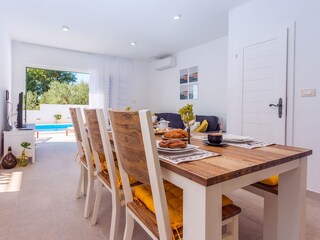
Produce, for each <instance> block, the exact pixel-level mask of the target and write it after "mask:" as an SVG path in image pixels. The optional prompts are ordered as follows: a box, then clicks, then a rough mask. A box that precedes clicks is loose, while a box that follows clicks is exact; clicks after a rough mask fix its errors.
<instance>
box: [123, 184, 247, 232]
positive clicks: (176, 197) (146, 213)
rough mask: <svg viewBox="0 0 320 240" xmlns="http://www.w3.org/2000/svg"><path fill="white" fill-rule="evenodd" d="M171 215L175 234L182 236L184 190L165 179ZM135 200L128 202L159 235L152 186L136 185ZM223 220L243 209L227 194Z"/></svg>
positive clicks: (223, 201) (224, 198)
mask: <svg viewBox="0 0 320 240" xmlns="http://www.w3.org/2000/svg"><path fill="white" fill-rule="evenodd" d="M164 188H165V193H166V199H167V205H168V211H169V217H170V223H171V227H172V229H173V235H174V236H175V237H177V238H179V237H181V236H182V228H183V214H182V208H183V191H182V189H181V188H179V187H177V186H175V185H173V184H172V183H169V182H166V181H164ZM133 189H134V199H135V200H134V201H133V202H131V203H128V207H129V209H130V210H131V211H132V212H133V213H134V214H135V215H136V216H137V217H138V218H139V219H140V221H142V222H143V223H144V224H145V225H146V226H147V227H148V228H149V229H150V231H151V232H152V233H153V234H154V235H155V236H157V237H159V236H158V227H157V221H156V216H155V214H154V213H155V209H154V205H153V199H152V195H151V191H150V187H149V186H146V185H140V186H137V187H134V188H133ZM222 207H223V208H222V220H225V219H228V218H230V217H233V216H235V215H237V214H239V213H240V212H241V209H240V208H239V207H237V206H236V205H233V204H232V200H231V199H229V198H228V197H226V196H223V198H222Z"/></svg>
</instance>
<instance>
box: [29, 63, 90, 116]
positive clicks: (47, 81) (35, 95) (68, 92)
mask: <svg viewBox="0 0 320 240" xmlns="http://www.w3.org/2000/svg"><path fill="white" fill-rule="evenodd" d="M26 76H27V77H26V90H27V102H26V105H27V109H28V110H39V108H40V103H42V104H81V105H87V104H89V85H88V83H85V82H81V83H76V82H77V74H76V73H74V72H63V71H55V70H47V69H39V68H27V74H26Z"/></svg>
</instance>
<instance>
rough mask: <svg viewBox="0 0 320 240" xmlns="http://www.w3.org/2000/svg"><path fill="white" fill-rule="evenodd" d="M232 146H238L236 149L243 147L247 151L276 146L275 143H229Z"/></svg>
mask: <svg viewBox="0 0 320 240" xmlns="http://www.w3.org/2000/svg"><path fill="white" fill-rule="evenodd" d="M228 144H229V145H231V146H236V147H242V148H246V149H254V148H260V147H267V146H270V145H274V144H275V143H268V142H255V141H251V142H246V143H228Z"/></svg>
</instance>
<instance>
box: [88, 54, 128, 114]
mask: <svg viewBox="0 0 320 240" xmlns="http://www.w3.org/2000/svg"><path fill="white" fill-rule="evenodd" d="M132 65H133V63H132V60H129V59H124V58H117V57H111V56H105V55H98V54H94V55H92V59H91V67H90V82H89V89H90V90H89V91H90V99H89V104H90V107H92V108H103V109H104V110H107V109H108V108H110V107H111V108H114V109H124V108H125V107H127V106H129V105H130V103H131V93H130V89H131V84H132Z"/></svg>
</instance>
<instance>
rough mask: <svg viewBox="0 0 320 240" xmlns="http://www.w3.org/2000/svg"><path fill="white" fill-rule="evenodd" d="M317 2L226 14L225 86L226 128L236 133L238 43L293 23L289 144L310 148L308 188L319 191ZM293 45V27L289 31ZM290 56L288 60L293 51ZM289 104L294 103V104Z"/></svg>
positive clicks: (253, 4)
mask: <svg viewBox="0 0 320 240" xmlns="http://www.w3.org/2000/svg"><path fill="white" fill-rule="evenodd" d="M319 9H320V2H319V1H318V0H308V1H302V0H280V1H279V0H253V1H250V2H248V3H247V4H245V5H243V6H240V7H238V8H236V9H234V10H232V11H231V12H230V14H229V83H228V86H229V87H228V97H229V98H228V100H229V103H228V128H229V130H230V129H232V131H234V132H237V131H239V129H238V128H239V126H238V125H237V117H238V116H237V114H235V113H236V111H234V110H235V109H236V108H237V107H236V106H237V103H238V102H241V99H239V98H238V94H237V91H239V89H237V88H236V86H237V82H234V79H235V78H234V77H233V73H235V72H236V71H235V69H236V65H235V63H234V61H233V59H234V56H235V54H236V46H237V43H238V42H239V41H241V40H242V39H246V38H248V37H249V36H253V35H256V34H259V33H261V32H265V31H267V30H270V29H272V28H275V27H278V26H281V25H282V26H283V25H287V24H290V23H292V22H293V21H295V22H296V39H295V41H296V42H295V71H294V74H295V76H294V78H295V80H294V81H295V88H294V91H293V93H290V92H289V93H288V94H289V95H290V94H292V95H293V98H294V125H293V137H292V142H293V145H294V146H300V147H305V148H309V149H313V155H312V156H311V157H309V162H308V189H309V190H312V191H316V192H320V174H319V169H320V161H319V160H320V151H319V134H320V124H319V122H320V110H319V103H320V101H319V94H320V92H319V89H320V79H319V78H320V68H319V56H320V47H319V43H320V28H319V23H320V15H319ZM289 31H290V32H289V41H291V42H292V39H290V38H292V28H291V29H290V30H289ZM290 51H291V50H290V48H289V57H291V54H292V51H291V52H290ZM303 88H315V89H317V91H318V92H317V96H316V97H312V98H306V97H304V98H303V97H301V96H300V91H301V89H303ZM289 101H291V102H290V103H289V104H293V101H292V100H290V99H289Z"/></svg>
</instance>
